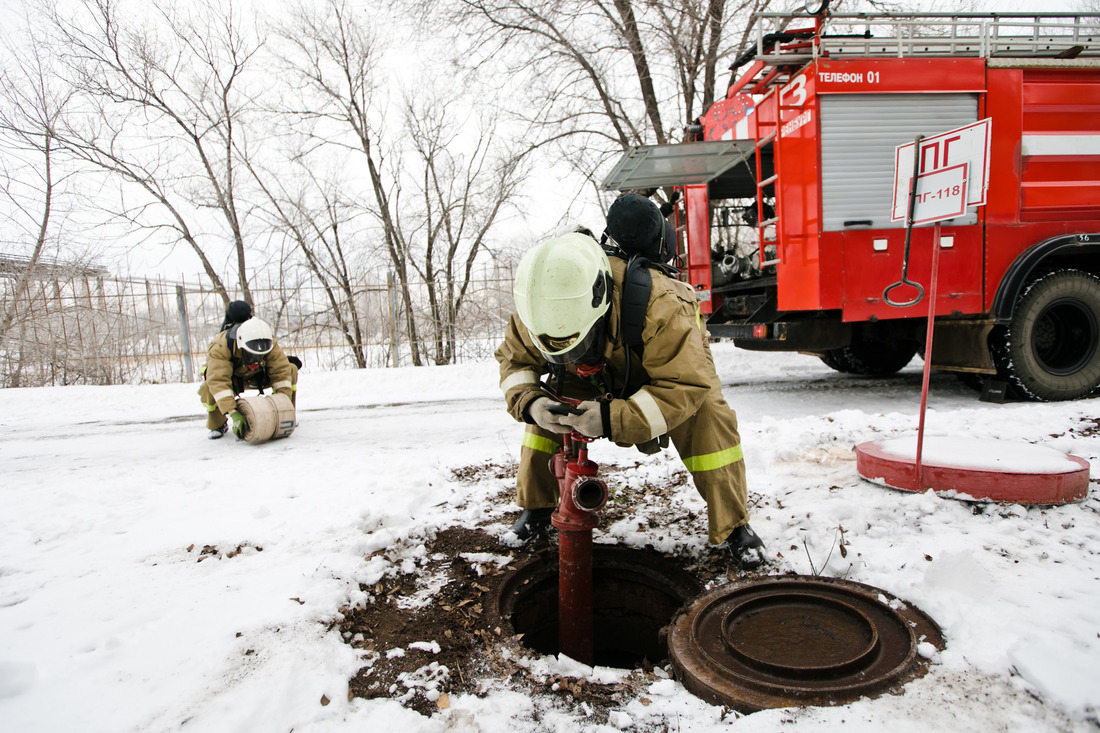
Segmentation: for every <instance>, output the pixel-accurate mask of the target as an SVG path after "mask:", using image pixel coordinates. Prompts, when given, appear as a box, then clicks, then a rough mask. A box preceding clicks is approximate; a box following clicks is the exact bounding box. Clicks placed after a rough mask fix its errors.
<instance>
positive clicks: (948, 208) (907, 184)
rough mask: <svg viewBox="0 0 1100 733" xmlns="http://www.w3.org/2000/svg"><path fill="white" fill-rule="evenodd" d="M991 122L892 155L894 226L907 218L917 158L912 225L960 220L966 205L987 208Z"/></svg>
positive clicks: (908, 146) (911, 145)
mask: <svg viewBox="0 0 1100 733" xmlns="http://www.w3.org/2000/svg"><path fill="white" fill-rule="evenodd" d="M989 132H990V119H989V118H986V119H984V120H980V121H978V122H975V123H973V124H971V125H966V126H965V127H960V128H958V129H955V130H949V131H948V132H941V133H939V134H938V135H932V136H930V137H926V138H922V139H921V141H920V150H919V151H917V146H916V144H915V143H906V144H905V145H899V146H898V147H897V148H896V150H895V156H894V206H893V211H892V214H891V217H890V218H891V220H892V221H904V220H905V219H906V218H907V217H908V214H909V192H910V190H911V187H912V181H913V167H914V166H913V162H914V161H913V155H914V154H917V155H919V156H920V157H919V168H918V174H917V190H916V196H917V198H916V202H915V208H914V212H913V222H912V223H914V224H924V223H928V222H933V221H942V220H944V219H952V218H955V217H957V216H961V215H962V214H963V213H965V211H966V207H968V206H983V205H984V204H985V199H986V191H987V190H988V189H989V142H990V135H989Z"/></svg>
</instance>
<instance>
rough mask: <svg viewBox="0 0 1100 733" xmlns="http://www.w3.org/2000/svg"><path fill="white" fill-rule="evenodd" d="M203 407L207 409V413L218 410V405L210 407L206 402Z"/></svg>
mask: <svg viewBox="0 0 1100 733" xmlns="http://www.w3.org/2000/svg"><path fill="white" fill-rule="evenodd" d="M202 406H203V407H205V408H206V411H207V412H213V411H214V410H216V409H218V406H217V405H208V404H206V403H205V402H203V403H202Z"/></svg>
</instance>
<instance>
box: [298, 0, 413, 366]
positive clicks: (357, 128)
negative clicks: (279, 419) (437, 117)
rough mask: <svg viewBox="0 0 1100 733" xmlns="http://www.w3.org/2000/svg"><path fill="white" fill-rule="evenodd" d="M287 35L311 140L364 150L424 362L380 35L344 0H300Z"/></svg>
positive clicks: (407, 316) (384, 236)
mask: <svg viewBox="0 0 1100 733" xmlns="http://www.w3.org/2000/svg"><path fill="white" fill-rule="evenodd" d="M282 35H283V39H284V41H285V42H286V43H287V44H288V46H289V47H290V48H291V49H292V50H291V53H290V54H288V55H287V62H288V63H289V65H290V67H291V69H292V73H295V74H297V75H298V76H299V78H300V79H301V80H302V89H303V92H304V93H305V94H306V95H307V98H308V99H307V100H303V103H302V104H301V106H300V107H299V108H298V109H297V110H295V111H294V114H295V116H296V117H297V118H298V119H299V120H300V121H301V122H302V123H304V124H305V125H307V126H308V128H307V131H308V132H307V134H308V135H309V136H310V137H311V138H312V140H313V145H314V146H321V145H339V146H344V147H345V148H347V149H349V150H353V151H355V153H356V155H360V156H362V157H361V161H362V164H364V166H365V170H366V174H367V179H368V181H369V191H370V194H369V195H370V196H371V197H372V198H373V206H372V207H371V209H372V213H373V214H374V216H376V217H377V219H378V222H379V225H380V226H381V228H382V240H383V242H384V244H385V249H386V252H387V253H388V255H389V260H390V265H391V267H392V268H393V271H394V272H395V273H396V275H397V279H398V282H399V284H400V286H401V292H402V297H403V300H404V311H405V319H406V320H405V325H406V329H407V332H408V335H409V342H410V344H411V345H412V361H413V364H414V365H415V366H421V365H422V364H423V359H422V357H421V353H420V339H419V336H418V333H417V324H416V319H415V317H414V309H413V303H412V300H411V298H412V293H411V289H410V287H409V270H410V266H409V262H408V256H407V253H406V252H405V251H404V249H403V248H402V245H401V241H400V236H399V232H398V229H399V227H398V222H397V219H396V207H395V206H394V204H393V202H392V201H391V195H392V190H393V186H394V184H393V181H392V179H390V178H388V177H387V176H386V175H385V173H384V171H383V165H384V164H383V161H384V156H383V154H382V148H383V146H384V140H385V135H384V133H385V131H384V129H383V128H382V126H381V124H380V123H379V122H378V121H377V120H378V113H377V111H376V110H375V104H376V100H375V97H374V94H375V87H374V84H375V79H374V67H375V64H376V57H375V49H374V46H375V39H374V37H373V35H372V33H371V31H370V29H369V28H367V27H366V26H365V25H364V24H363V23H361V22H360V21H359V20H357V19H356V17H355V13H354V11H353V9H352V8H351V7H350V6H349V4H348V3H347V2H346V1H345V0H328V2H327V3H326V4H325V5H324V7H323V8H321V9H318V8H316V7H314V6H313V5H305V4H302V5H299V6H298V7H297V9H296V10H295V11H294V12H293V13H292V15H291V20H290V22H289V23H288V24H286V25H285V26H284V27H283V28H282ZM311 100H312V101H311ZM314 101H315V103H314Z"/></svg>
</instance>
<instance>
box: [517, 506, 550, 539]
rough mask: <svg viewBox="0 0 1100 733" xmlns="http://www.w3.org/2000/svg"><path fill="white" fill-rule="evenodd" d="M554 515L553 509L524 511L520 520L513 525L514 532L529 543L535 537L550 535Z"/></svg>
mask: <svg viewBox="0 0 1100 733" xmlns="http://www.w3.org/2000/svg"><path fill="white" fill-rule="evenodd" d="M553 513H554V508H553V507H544V508H542V509H524V510H523V511H522V512H520V515H519V519H517V520H516V521H515V524H513V525H512V532H514V533H515V535H516V537H518V538H519V539H521V540H523V541H527V540H528V539H530V538H531V537H534V536H535V535H539V534H548V533H549V532H550V515H551V514H553Z"/></svg>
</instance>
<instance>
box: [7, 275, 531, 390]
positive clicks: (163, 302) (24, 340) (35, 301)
mask: <svg viewBox="0 0 1100 733" xmlns="http://www.w3.org/2000/svg"><path fill="white" fill-rule="evenodd" d="M3 275H4V274H3V273H0V312H3V313H7V312H9V309H11V308H14V318H13V320H12V323H11V326H10V327H9V328H8V329H7V331H6V332H5V333H4V335H3V338H2V340H0V387H34V386H45V385H66V384H142V383H164V382H181V381H194V380H195V379H197V378H198V373H199V369H200V368H201V367H202V365H203V364H204V363H205V360H206V351H207V348H208V346H209V345H210V342H211V341H212V340H213V339H214V337H215V336H217V334H218V332H219V328H220V326H221V324H222V320H223V317H224V314H225V304H224V302H223V301H222V299H221V297H220V296H219V295H218V294H217V293H215V292H214V291H212V290H211V289H210V288H209V287H208V286H204V285H202V284H190V283H187V282H172V281H167V280H162V279H120V278H112V277H109V276H106V275H102V274H99V273H95V272H93V273H87V272H80V273H75V274H67V275H66V274H63V273H58V272H50V273H49V274H48V275H40V276H39V277H37V278H34V279H32V280H31V282H30V283H29V286H28V287H27V288H26V289H25V290H24V292H23V293H21V294H20V295H19V297H18V298H16V295H15V284H16V279H15V278H14V277H11V276H10V275H9V276H6V277H5V276H3ZM511 285H512V273H511V271H505V270H500V269H498V270H497V271H495V272H492V273H489V274H488V276H487V277H485V279H483V280H479V281H475V282H472V283H471V285H470V287H469V289H468V291H467V295H466V298H465V300H464V302H463V305H462V308H461V309H460V311H459V316H458V318H457V319H456V322H455V323H453V324H443V325H444V326H448V327H449V328H447V331H448V332H450V333H453V339H452V340H453V343H454V355H453V356H449V357H446V360H447V361H449V362H463V361H475V360H483V359H487V358H491V356H492V353H493V351H494V350H495V349H496V347H497V345H498V344H499V343H500V340H501V338H502V337H503V334H504V328H505V326H506V324H507V319H508V315H509V313H510V311H511V308H512V297H511ZM409 289H410V292H409V300H410V301H411V303H412V310H413V316H414V321H415V323H416V328H417V337H418V338H417V347H418V348H419V350H420V352H421V354H422V362H423V363H429V364H430V363H436V361H437V359H439V358H441V357H440V356H439V354H440V353H441V349H440V346H439V342H437V340H436V329H435V324H434V323H433V321H432V319H431V318H430V317H429V308H428V295H427V286H426V284H425V283H413V284H410V285H409ZM250 290H251V293H252V300H253V310H254V313H255V315H257V316H258V317H260V318H263V319H264V320H265V321H267V322H268V323H270V324H271V325H272V327H273V328H274V330H275V336H276V340H277V341H278V342H279V345H280V346H282V347H283V350H284V351H285V352H286V353H288V354H294V355H296V356H298V357H299V358H300V359H301V360H302V361H303V362H304V364H305V368H306V369H316V370H322V371H333V370H338V369H352V368H356V367H358V366H359V359H360V356H357V354H359V355H361V358H362V359H363V361H364V366H366V367H392V366H409V365H411V364H412V363H413V357H412V354H413V343H412V340H411V339H410V336H409V329H408V318H407V315H408V313H407V311H406V309H405V305H404V304H405V297H404V291H403V290H402V289H401V287H400V286H399V285H398V284H397V283H396V282H395V281H394V280H393V279H392V278H387V280H386V281H380V282H366V281H364V282H362V283H358V284H356V285H355V287H354V288H353V289H352V293H351V296H350V297H351V299H353V302H354V304H355V312H356V313H357V315H358V318H357V324H358V327H359V328H358V330H359V334H360V336H359V338H357V339H356V338H354V337H353V338H351V339H350V340H349V337H348V336H347V333H346V332H350V333H354V331H355V329H354V328H352V327H351V326H352V324H351V323H350V322H349V316H348V313H350V311H351V309H350V308H348V307H346V302H347V301H346V298H347V296H344V298H345V301H344V302H345V307H344V308H342V309H341V312H342V314H343V322H344V324H345V325H346V326H347V328H346V329H345V328H344V327H341V325H340V319H338V318H337V317H336V314H335V312H334V309H333V307H332V305H331V300H330V298H329V296H328V294H327V293H326V291H325V290H324V288H323V287H321V285H320V284H319V283H318V282H316V281H314V280H310V279H306V280H303V281H302V282H301V283H299V284H296V285H294V286H287V285H281V286H279V285H274V284H271V283H267V284H264V283H262V282H254V283H253V284H252V286H251V288H250Z"/></svg>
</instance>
